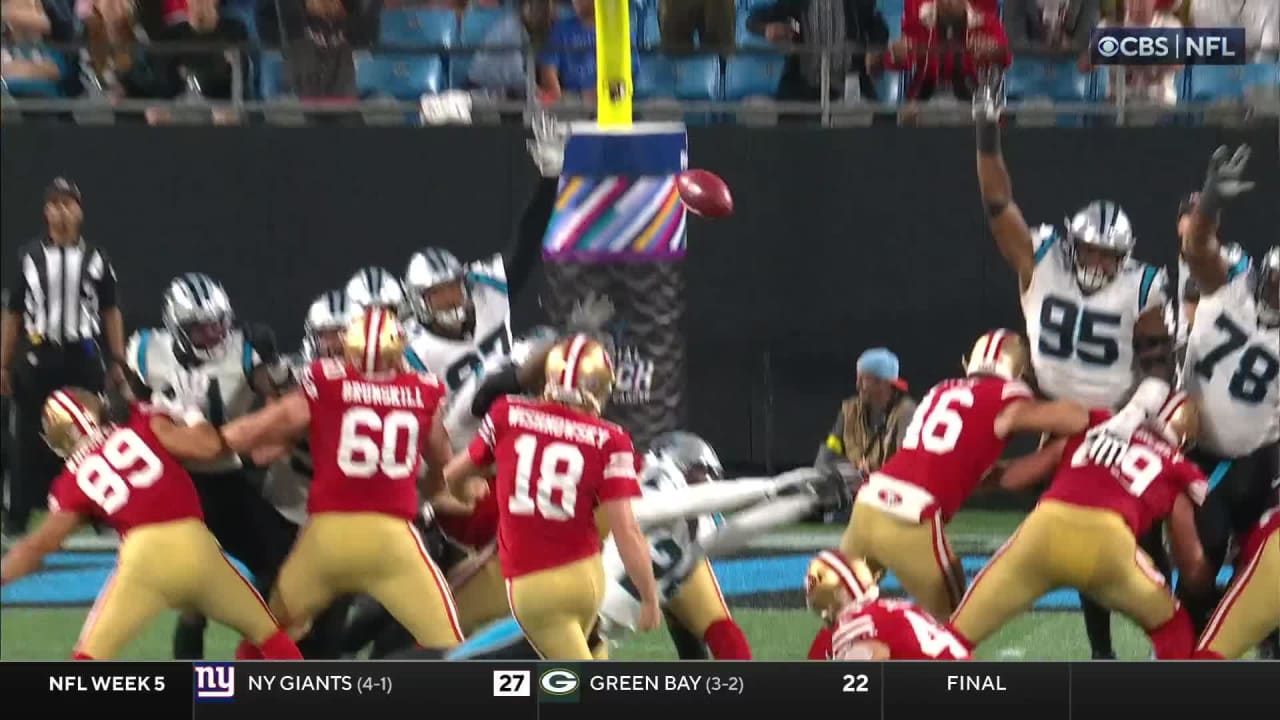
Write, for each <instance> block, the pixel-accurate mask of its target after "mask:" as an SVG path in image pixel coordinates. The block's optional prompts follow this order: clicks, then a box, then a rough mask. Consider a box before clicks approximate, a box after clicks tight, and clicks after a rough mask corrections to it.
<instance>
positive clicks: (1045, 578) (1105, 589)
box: [951, 393, 1208, 659]
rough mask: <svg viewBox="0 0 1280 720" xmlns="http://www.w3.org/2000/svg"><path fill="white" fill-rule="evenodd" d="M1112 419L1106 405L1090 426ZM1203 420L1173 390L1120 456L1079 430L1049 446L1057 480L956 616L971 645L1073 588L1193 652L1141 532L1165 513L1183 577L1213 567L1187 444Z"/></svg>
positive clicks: (1185, 621) (1169, 653) (1176, 650)
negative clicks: (1093, 452)
mask: <svg viewBox="0 0 1280 720" xmlns="http://www.w3.org/2000/svg"><path fill="white" fill-rule="evenodd" d="M1110 418H1111V414H1110V413H1109V412H1107V411H1101V410H1100V411H1094V412H1093V413H1091V419H1092V420H1093V424H1094V425H1104V424H1106V423H1107V422H1108V421H1109V419H1110ZM1197 426H1198V421H1197V415H1196V408H1195V405H1194V404H1193V402H1192V401H1190V400H1189V399H1188V398H1187V397H1186V396H1185V395H1184V394H1183V393H1174V394H1173V395H1172V396H1170V397H1169V399H1168V400H1167V401H1166V403H1165V405H1164V407H1162V408H1161V409H1160V411H1159V414H1158V415H1157V416H1156V417H1154V418H1151V419H1150V420H1149V421H1148V422H1147V424H1146V426H1144V427H1141V428H1139V429H1138V430H1137V431H1136V432H1135V433H1134V434H1133V436H1132V438H1131V441H1130V442H1129V443H1128V444H1127V446H1126V447H1125V448H1124V450H1123V452H1121V453H1120V454H1119V455H1118V460H1117V461H1116V462H1115V463H1114V464H1111V465H1109V464H1106V463H1099V462H1096V461H1094V460H1092V459H1091V458H1090V457H1089V456H1090V443H1089V441H1088V439H1087V437H1086V436H1085V435H1083V434H1078V435H1075V436H1074V437H1071V438H1067V439H1065V440H1060V441H1058V442H1057V443H1055V445H1054V446H1053V447H1052V448H1050V449H1048V450H1047V451H1046V452H1051V453H1052V452H1057V453H1060V457H1059V462H1058V468H1057V471H1056V472H1055V473H1054V476H1053V481H1052V484H1051V485H1050V486H1049V489H1048V490H1046V491H1045V492H1044V494H1042V495H1041V496H1040V501H1039V503H1038V504H1037V505H1036V507H1035V509H1034V510H1032V511H1031V513H1030V514H1029V515H1028V516H1027V518H1026V520H1024V521H1023V523H1022V525H1021V526H1020V527H1019V528H1018V530H1017V531H1016V532H1015V533H1014V535H1013V537H1011V538H1009V541H1008V542H1006V543H1005V545H1004V547H1002V548H1000V550H999V551H997V552H996V554H995V555H994V556H992V558H991V561H990V562H989V563H988V564H987V566H986V567H985V568H983V569H982V572H980V573H978V576H977V577H976V578H975V579H974V581H973V586H972V587H971V588H969V592H968V594H967V595H965V597H964V600H963V601H961V603H960V607H959V608H958V609H957V610H956V612H955V614H954V615H953V616H952V618H951V625H952V627H954V628H955V630H956V632H957V633H958V634H959V635H960V636H961V637H962V639H965V640H966V641H967V642H969V643H970V645H969V646H970V647H971V648H972V647H975V646H977V645H978V644H980V643H981V642H982V641H983V640H985V639H986V638H988V637H990V636H991V634H992V633H994V632H995V631H996V630H997V629H999V628H1000V627H1001V626H1002V625H1004V623H1006V622H1008V621H1009V620H1010V619H1012V618H1013V617H1014V616H1016V615H1018V614H1020V613H1022V612H1025V611H1026V610H1028V609H1029V608H1030V607H1031V605H1032V604H1033V603H1034V602H1035V601H1036V600H1037V599H1039V598H1040V597H1041V596H1042V595H1044V594H1045V593H1047V592H1049V591H1050V590H1053V589H1055V588H1062V587H1069V588H1073V589H1076V590H1079V591H1080V592H1081V593H1082V594H1084V595H1085V596H1087V597H1090V598H1093V599H1094V600H1095V601H1097V602H1098V603H1099V604H1101V605H1103V606H1105V607H1108V608H1111V609H1112V610H1118V611H1120V612H1122V613H1124V614H1126V615H1128V616H1129V617H1130V618H1131V619H1133V621H1134V622H1135V623H1137V624H1138V625H1139V626H1140V627H1142V628H1143V629H1144V630H1146V632H1147V634H1148V635H1149V636H1150V638H1151V642H1152V645H1153V646H1154V649H1155V654H1156V657H1157V658H1160V659H1177V658H1187V657H1189V656H1190V654H1191V650H1192V644H1193V642H1194V640H1195V638H1194V631H1193V629H1192V626H1191V620H1190V618H1189V617H1188V615H1187V613H1186V610H1184V609H1183V608H1182V607H1180V606H1179V604H1178V602H1177V600H1176V599H1175V598H1174V596H1173V594H1172V593H1171V592H1170V590H1169V587H1168V586H1167V585H1166V584H1165V581H1164V577H1163V575H1161V573H1160V572H1159V570H1157V569H1156V568H1155V566H1154V565H1153V564H1152V562H1151V558H1149V557H1148V556H1147V554H1146V553H1145V552H1143V551H1142V550H1141V549H1140V548H1139V547H1138V544H1137V538H1138V537H1139V536H1141V535H1142V534H1143V533H1145V532H1146V531H1147V530H1148V529H1149V528H1150V527H1151V525H1152V524H1153V523H1155V522H1156V521H1158V520H1160V519H1162V518H1164V517H1166V516H1168V517H1169V524H1168V532H1169V540H1170V544H1171V546H1172V550H1173V556H1174V561H1175V563H1176V564H1177V565H1178V568H1179V571H1180V572H1181V573H1182V575H1183V577H1186V578H1188V579H1189V580H1191V581H1201V580H1203V577H1204V575H1205V573H1206V572H1208V565H1207V563H1206V562H1205V558H1204V550H1203V548H1202V547H1201V546H1200V540H1199V537H1198V536H1197V535H1196V527H1195V516H1194V508H1195V506H1196V505H1197V504H1199V503H1200V502H1201V501H1203V499H1204V495H1205V492H1206V491H1207V483H1206V480H1205V477H1204V474H1203V473H1201V471H1200V469H1199V468H1198V467H1197V466H1196V465H1195V464H1194V463H1191V462H1189V461H1188V460H1187V459H1186V458H1185V457H1184V456H1183V455H1182V452H1181V448H1182V447H1184V446H1185V445H1186V444H1188V443H1189V442H1192V441H1193V440H1194V438H1195V434H1196V429H1197Z"/></svg>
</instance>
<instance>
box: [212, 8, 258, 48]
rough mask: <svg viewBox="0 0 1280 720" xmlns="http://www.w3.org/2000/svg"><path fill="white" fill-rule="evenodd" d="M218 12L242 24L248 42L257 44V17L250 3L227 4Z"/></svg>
mask: <svg viewBox="0 0 1280 720" xmlns="http://www.w3.org/2000/svg"><path fill="white" fill-rule="evenodd" d="M219 12H220V13H221V14H223V15H225V16H226V17H228V18H234V19H236V20H239V21H240V22H241V23H244V28H245V30H246V31H248V33H249V40H250V41H251V42H253V43H257V42H258V15H257V13H256V12H255V7H254V4H253V3H252V2H248V3H246V2H243V1H242V2H229V3H226V4H225V5H223V7H222V8H221V9H220V10H219Z"/></svg>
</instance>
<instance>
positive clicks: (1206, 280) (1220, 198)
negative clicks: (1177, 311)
mask: <svg viewBox="0 0 1280 720" xmlns="http://www.w3.org/2000/svg"><path fill="white" fill-rule="evenodd" d="M1249 153H1250V150H1249V146H1248V145H1241V146H1240V147H1239V148H1237V149H1236V151H1235V153H1234V154H1233V153H1231V151H1230V150H1229V149H1228V148H1227V147H1226V146H1225V145H1224V146H1222V147H1219V148H1218V149H1217V150H1215V151H1214V153H1213V157H1211V158H1210V159H1209V169H1208V172H1206V173H1205V181H1204V188H1203V189H1201V191H1200V194H1199V195H1198V196H1195V197H1194V200H1193V208H1192V211H1191V214H1190V216H1189V218H1188V221H1187V223H1186V226H1185V227H1181V226H1180V227H1179V228H1178V231H1179V235H1180V236H1181V240H1182V257H1183V258H1184V259H1185V260H1186V261H1187V267H1188V268H1189V269H1190V270H1191V277H1192V278H1194V279H1195V281H1196V284H1197V285H1199V286H1200V292H1201V294H1202V295H1208V294H1210V293H1212V292H1214V291H1215V290H1217V289H1218V288H1220V287H1222V286H1223V285H1225V284H1226V282H1227V279H1228V273H1227V271H1228V268H1227V263H1226V261H1225V260H1223V258H1222V253H1221V248H1220V247H1219V245H1218V238H1217V230H1218V218H1219V216H1220V214H1221V212H1222V206H1223V205H1224V204H1226V201H1227V200H1230V199H1232V198H1234V197H1236V196H1237V195H1240V194H1242V193H1246V192H1248V191H1250V190H1252V189H1253V185H1254V184H1253V183H1252V182H1247V181H1245V180H1243V179H1242V178H1243V177H1244V170H1245V167H1246V166H1247V165H1248V163H1249Z"/></svg>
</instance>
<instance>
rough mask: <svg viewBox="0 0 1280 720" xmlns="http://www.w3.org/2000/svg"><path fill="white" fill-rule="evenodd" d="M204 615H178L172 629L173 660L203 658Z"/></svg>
mask: <svg viewBox="0 0 1280 720" xmlns="http://www.w3.org/2000/svg"><path fill="white" fill-rule="evenodd" d="M204 626H205V619H204V617H195V618H188V617H186V616H179V617H178V626H177V627H176V628H174V630H173V659H174V660H203V659H204Z"/></svg>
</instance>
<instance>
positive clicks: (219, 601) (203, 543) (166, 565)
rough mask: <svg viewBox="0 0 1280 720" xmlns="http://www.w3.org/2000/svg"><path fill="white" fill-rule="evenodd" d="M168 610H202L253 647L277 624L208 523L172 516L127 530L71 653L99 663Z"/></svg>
mask: <svg viewBox="0 0 1280 720" xmlns="http://www.w3.org/2000/svg"><path fill="white" fill-rule="evenodd" d="M167 609H175V610H179V611H188V610H189V611H195V612H199V613H200V614H202V615H204V616H206V617H209V618H212V619H213V620H215V621H216V622H219V623H222V624H223V625H226V626H227V627H230V628H232V629H233V630H236V631H237V632H239V633H240V634H241V635H243V636H244V637H246V638H248V639H249V641H250V642H252V643H254V644H255V645H259V644H261V643H262V642H263V641H265V640H266V639H267V638H269V637H271V636H272V635H274V634H275V633H276V632H277V630H278V629H279V628H278V626H277V624H276V620H275V618H274V617H272V615H271V613H270V612H269V611H268V610H267V604H266V603H265V602H263V600H262V598H261V597H260V596H259V595H258V592H257V591H256V590H254V589H253V586H252V585H250V584H249V581H248V580H246V579H245V578H244V576H243V575H241V574H240V573H239V572H238V571H237V570H236V569H235V567H234V566H233V565H232V564H231V561H230V560H228V559H227V556H226V555H224V554H223V553H222V548H221V547H220V546H219V545H218V541H217V540H215V539H214V537H213V534H212V533H210V532H209V529H208V528H207V527H205V524H204V523H202V522H200V521H199V520H195V519H186V520H175V521H173V522H167V523H160V524H156V525H144V526H142V527H139V528H135V529H134V530H131V531H130V532H129V533H128V534H127V535H125V537H124V540H123V541H122V542H121V544H120V552H119V558H118V560H117V563H116V569H115V571H114V572H113V573H112V575H111V577H110V579H109V580H108V581H107V584H106V585H105V586H104V587H103V589H102V591H101V592H100V593H99V594H98V599H97V600H96V601H95V602H94V604H93V609H92V610H90V611H89V616H88V617H87V618H86V619H85V622H84V629H83V630H82V631H81V633H80V640H79V642H77V643H76V652H77V653H82V654H84V655H88V656H89V657H91V658H94V659H96V660H109V659H111V658H114V657H116V656H117V655H118V654H119V652H120V650H121V649H122V648H124V646H125V645H126V644H128V643H129V641H130V640H132V639H133V638H134V637H135V636H136V635H137V634H138V633H139V632H140V631H141V630H142V629H143V628H144V627H145V626H146V624H147V623H148V622H150V621H151V620H153V619H155V618H156V616H157V615H159V614H160V613H162V612H163V611H165V610H167Z"/></svg>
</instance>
